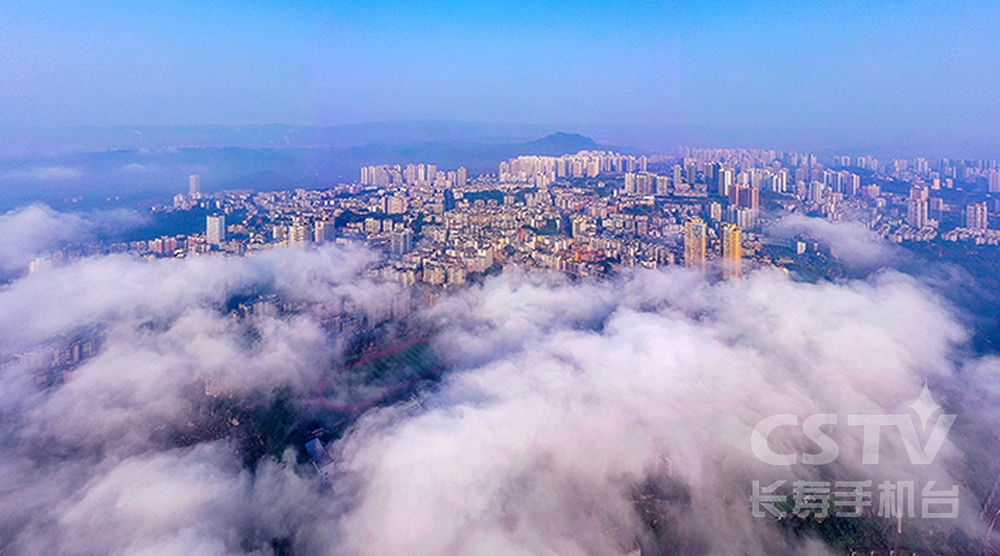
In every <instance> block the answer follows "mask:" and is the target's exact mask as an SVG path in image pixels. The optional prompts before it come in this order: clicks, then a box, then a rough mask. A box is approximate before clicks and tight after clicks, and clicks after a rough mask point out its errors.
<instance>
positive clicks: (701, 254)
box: [684, 217, 708, 272]
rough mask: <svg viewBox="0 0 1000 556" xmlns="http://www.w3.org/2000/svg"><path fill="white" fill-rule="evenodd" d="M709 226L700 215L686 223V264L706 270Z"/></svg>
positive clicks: (689, 266) (702, 270)
mask: <svg viewBox="0 0 1000 556" xmlns="http://www.w3.org/2000/svg"><path fill="white" fill-rule="evenodd" d="M707 247H708V226H706V225H705V222H704V221H703V220H702V219H701V218H698V217H695V218H692V219H690V220H688V221H687V222H685V223H684V266H686V267H688V268H694V269H697V270H699V271H701V272H704V271H705V253H706V250H707Z"/></svg>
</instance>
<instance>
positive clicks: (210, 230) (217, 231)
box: [205, 214, 226, 245]
mask: <svg viewBox="0 0 1000 556" xmlns="http://www.w3.org/2000/svg"><path fill="white" fill-rule="evenodd" d="M224 241H226V215H224V214H212V215H209V216H208V217H207V218H206V219H205V242H206V243H208V244H209V245H222V242H224Z"/></svg>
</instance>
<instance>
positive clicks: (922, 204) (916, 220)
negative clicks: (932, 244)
mask: <svg viewBox="0 0 1000 556" xmlns="http://www.w3.org/2000/svg"><path fill="white" fill-rule="evenodd" d="M906 223H907V224H909V225H910V226H913V227H914V228H923V227H924V226H926V225H927V199H922V198H916V199H910V200H909V202H908V203H907V206H906Z"/></svg>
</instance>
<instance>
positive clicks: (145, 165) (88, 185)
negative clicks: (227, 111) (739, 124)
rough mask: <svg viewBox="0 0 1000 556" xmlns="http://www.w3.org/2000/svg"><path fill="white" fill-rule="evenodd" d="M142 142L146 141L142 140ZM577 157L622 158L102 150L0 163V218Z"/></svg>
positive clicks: (419, 148) (425, 146)
mask: <svg viewBox="0 0 1000 556" xmlns="http://www.w3.org/2000/svg"><path fill="white" fill-rule="evenodd" d="M147 139H148V138H147ZM581 150H624V149H620V148H616V147H613V146H610V145H601V144H599V143H597V142H596V141H594V140H593V139H592V138H590V137H587V136H584V135H580V134H576V133H568V132H555V133H552V134H549V135H545V136H543V137H541V138H538V139H532V140H528V141H518V142H487V141H445V140H440V141H424V142H410V143H390V144H382V143H368V144H362V145H354V146H347V147H329V146H326V147H311V146H299V147H292V146H284V147H266V148H248V147H232V146H226V147H215V146H202V147H169V148H159V149H149V148H128V149H102V150H95V151H90V152H75V153H71V154H61V155H49V156H37V155H36V156H30V157H7V158H0V210H3V209H7V208H12V207H14V206H18V205H22V204H25V203H30V202H33V201H42V202H47V203H50V204H52V205H55V206H65V205H66V203H68V202H71V203H79V202H80V201H72V199H74V198H82V199H83V200H85V201H86V200H90V201H91V202H93V203H95V204H102V203H104V202H105V201H106V200H107V198H109V197H110V198H114V197H120V198H122V199H123V201H122V204H127V203H125V201H124V200H125V199H128V200H130V201H129V202H131V203H139V202H149V200H150V199H159V200H160V201H165V200H169V198H170V197H172V196H173V195H174V194H176V193H182V192H184V191H186V190H187V177H188V175H190V174H199V175H200V176H201V178H202V187H203V190H204V191H206V192H212V191H221V190H226V189H251V190H277V189H292V188H300V187H301V188H307V189H312V188H325V187H332V186H334V185H336V184H339V183H351V182H355V181H357V180H358V179H359V177H360V170H361V167H362V166H369V165H377V164H409V163H435V164H437V165H438V167H439V168H442V169H454V168H458V167H459V166H464V167H466V168H468V169H469V172H470V174H472V175H478V174H482V173H495V172H497V170H498V166H499V164H500V162H502V161H504V160H507V159H509V158H513V157H517V156H520V155H549V156H559V155H562V154H575V153H577V152H579V151H581Z"/></svg>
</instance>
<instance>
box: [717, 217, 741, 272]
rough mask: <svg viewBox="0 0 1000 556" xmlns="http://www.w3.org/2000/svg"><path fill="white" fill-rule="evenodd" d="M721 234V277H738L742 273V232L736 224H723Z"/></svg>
mask: <svg viewBox="0 0 1000 556" xmlns="http://www.w3.org/2000/svg"><path fill="white" fill-rule="evenodd" d="M720 230H721V232H722V275H723V276H725V277H727V278H734V277H738V276H740V274H742V272H743V244H742V230H741V229H740V227H739V226H737V225H736V224H723V225H722V227H721V228H720Z"/></svg>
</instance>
